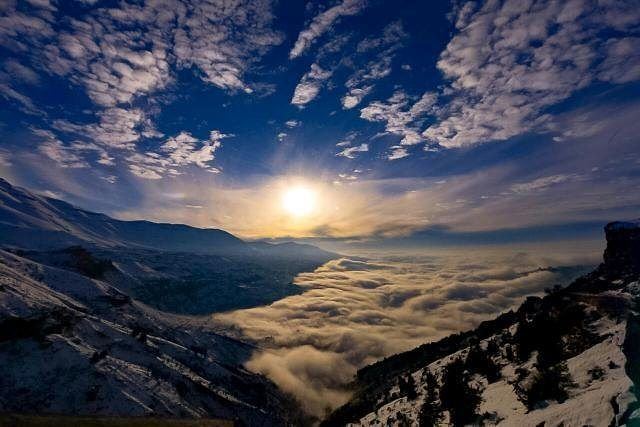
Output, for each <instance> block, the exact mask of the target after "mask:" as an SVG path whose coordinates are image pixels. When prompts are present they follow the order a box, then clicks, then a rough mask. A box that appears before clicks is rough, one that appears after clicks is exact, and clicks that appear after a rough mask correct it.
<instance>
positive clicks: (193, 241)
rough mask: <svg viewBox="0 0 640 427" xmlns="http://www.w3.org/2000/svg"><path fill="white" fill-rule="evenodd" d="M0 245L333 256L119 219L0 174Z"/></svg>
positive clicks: (211, 232)
mask: <svg viewBox="0 0 640 427" xmlns="http://www.w3.org/2000/svg"><path fill="white" fill-rule="evenodd" d="M0 236H1V237H0V245H3V246H11V245H12V246H16V247H18V248H22V249H32V250H51V249H60V248H64V247H68V246H73V245H89V246H96V247H100V248H103V249H109V248H111V249H114V248H123V247H124V248H128V249H150V250H156V251H166V252H190V253H200V254H222V255H233V254H238V255H252V254H254V255H265V254H271V253H272V254H274V255H277V256H287V257H292V256H295V257H309V258H312V257H323V256H334V255H335V254H331V253H329V252H326V251H323V250H321V249H319V248H316V247H314V246H311V245H306V244H298V243H295V242H289V243H281V244H270V243H266V242H257V243H250V242H245V241H243V240H241V239H240V238H238V237H236V236H234V235H232V234H230V233H228V232H226V231H224V230H219V229H215V228H196V227H191V226H188V225H183V224H166V223H156V222H151V221H121V220H117V219H114V218H111V217H109V216H107V215H104V214H100V213H95V212H90V211H86V210H83V209H79V208H76V207H75V206H73V205H71V204H69V203H67V202H64V201H62V200H58V199H53V198H49V197H44V196H40V195H37V194H35V193H32V192H30V191H28V190H25V189H22V188H19V187H15V186H13V185H11V184H10V183H9V182H7V181H6V180H4V179H2V178H0Z"/></svg>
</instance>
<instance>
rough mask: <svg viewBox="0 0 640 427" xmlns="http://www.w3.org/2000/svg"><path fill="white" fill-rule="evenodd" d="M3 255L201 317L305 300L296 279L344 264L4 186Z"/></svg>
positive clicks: (300, 248) (313, 252)
mask: <svg viewBox="0 0 640 427" xmlns="http://www.w3.org/2000/svg"><path fill="white" fill-rule="evenodd" d="M0 248H4V249H5V250H8V251H11V252H12V253H14V254H17V255H19V256H21V257H26V258H29V259H31V260H33V261H35V262H37V263H40V264H44V265H48V266H52V267H56V268H60V269H65V270H68V271H73V272H76V273H81V274H85V275H88V276H90V277H92V278H94V279H102V280H105V281H107V282H109V283H110V284H111V285H113V286H115V287H117V288H118V289H120V290H122V291H123V292H126V293H127V294H128V295H130V296H132V297H134V298H136V299H138V300H140V301H142V302H144V303H146V304H149V305H151V306H153V307H155V308H157V309H160V310H163V311H169V312H172V313H181V314H199V315H202V314H210V313H213V312H220V311H225V310H232V309H238V308H248V307H254V306H258V305H265V304H270V303H272V302H274V301H277V300H279V299H281V298H284V297H286V296H289V295H294V294H297V293H300V292H301V289H300V288H299V287H297V286H294V285H292V280H293V278H294V277H295V276H296V275H297V274H299V273H301V272H304V271H311V270H314V269H315V268H316V267H318V266H320V265H322V264H324V263H325V262H327V261H329V260H330V259H333V258H335V257H336V256H337V255H336V254H334V253H331V252H327V251H324V250H321V249H319V248H317V247H315V246H311V245H306V244H298V243H294V242H289V243H280V244H271V243H266V242H244V241H243V240H241V239H239V238H237V237H235V236H233V235H231V234H229V233H227V232H225V231H222V230H216V229H201V228H195V227H189V226H186V225H180V224H159V223H153V222H148V221H120V220H116V219H113V218H110V217H109V216H107V215H103V214H98V213H93V212H88V211H84V210H81V209H78V208H75V207H73V206H72V205H70V204H68V203H66V202H63V201H60V200H56V199H51V198H46V197H42V196H39V195H36V194H34V193H31V192H29V191H28V190H25V189H21V188H17V187H14V186H12V185H10V184H9V183H8V182H7V181H4V180H2V179H0ZM87 269H89V270H91V271H87Z"/></svg>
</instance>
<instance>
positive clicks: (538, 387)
mask: <svg viewBox="0 0 640 427" xmlns="http://www.w3.org/2000/svg"><path fill="white" fill-rule="evenodd" d="M536 368H537V370H536V372H535V373H534V374H533V375H532V377H531V378H529V379H528V383H527V381H525V379H526V378H525V376H524V375H520V377H519V381H518V382H516V384H514V391H515V393H516V395H517V396H518V399H520V401H521V402H522V403H524V404H525V406H526V407H527V409H529V410H532V409H535V408H536V407H537V405H538V404H539V403H541V402H543V401H545V400H555V401H557V402H558V403H562V402H564V401H565V400H567V398H568V397H569V394H568V393H567V388H569V387H571V386H572V385H573V381H572V379H571V374H569V370H568V369H567V365H566V363H565V362H560V363H557V364H555V365H553V366H548V365H544V364H543V365H541V364H536ZM523 383H524V385H523Z"/></svg>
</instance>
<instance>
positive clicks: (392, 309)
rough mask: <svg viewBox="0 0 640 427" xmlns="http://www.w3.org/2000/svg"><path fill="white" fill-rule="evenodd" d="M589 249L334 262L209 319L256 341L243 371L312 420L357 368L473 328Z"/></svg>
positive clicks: (562, 278) (585, 259) (552, 279)
mask: <svg viewBox="0 0 640 427" xmlns="http://www.w3.org/2000/svg"><path fill="white" fill-rule="evenodd" d="M592 251H593V249H592V248H589V249H585V250H584V252H578V253H574V252H571V251H567V250H566V248H563V249H562V252H559V253H563V255H562V256H560V255H553V253H552V251H549V250H547V251H546V252H545V254H544V255H539V254H536V253H535V252H531V253H513V252H512V249H511V248H510V249H508V250H506V251H495V252H492V251H490V250H488V249H487V248H485V249H484V250H483V251H482V252H478V251H473V252H472V254H473V255H472V258H469V256H470V255H469V252H465V253H457V252H453V253H441V254H433V255H424V253H423V254H420V255H418V254H397V255H391V256H387V257H385V258H378V259H374V260H367V261H364V260H362V259H358V258H355V259H350V258H342V259H340V260H337V261H331V262H329V263H327V264H326V265H324V266H322V267H320V268H318V269H317V270H316V271H315V272H313V273H305V274H301V275H299V276H298V277H297V279H296V280H295V283H296V284H297V285H298V286H301V287H302V288H303V289H304V290H305V293H304V294H302V295H297V296H292V297H288V298H285V299H283V300H280V301H277V302H275V303H273V304H271V305H270V306H267V307H259V308H253V309H249V310H238V311H235V312H231V313H225V314H222V315H217V316H215V321H216V322H217V323H221V324H222V325H224V327H226V328H231V329H233V330H236V331H237V332H238V333H239V334H242V336H244V337H248V338H250V339H252V340H255V341H258V342H259V343H260V344H261V345H262V347H264V348H265V350H264V351H263V352H258V353H256V354H255V355H254V357H253V358H252V359H251V360H250V361H249V362H248V363H247V367H248V368H249V369H251V370H254V371H257V372H261V373H263V374H265V375H267V376H268V377H269V378H271V379H272V380H273V381H275V382H276V383H277V384H278V385H279V386H280V387H282V388H283V389H284V390H285V391H288V392H291V393H293V394H294V395H295V396H296V397H297V398H298V399H299V400H300V401H301V402H302V404H303V405H304V406H305V408H306V409H307V410H308V411H309V412H310V413H312V414H315V415H319V416H321V415H323V413H324V410H325V409H326V408H327V407H330V408H335V407H336V406H338V405H340V404H341V403H344V401H345V400H346V399H347V398H348V396H349V393H348V391H347V390H346V389H345V385H346V384H347V383H348V382H349V381H350V380H351V378H352V376H353V374H354V373H355V371H356V370H357V368H359V367H361V366H363V365H366V364H368V363H371V362H374V361H376V360H379V359H381V358H383V357H385V356H388V355H390V354H394V353H398V352H401V351H403V350H408V349H410V348H413V347H415V346H417V345H420V344H422V343H425V342H427V341H431V340H435V339H438V338H441V337H444V336H446V335H448V334H450V333H453V332H458V331H461V330H466V329H470V328H473V327H474V326H476V325H477V324H478V323H479V322H480V321H482V320H486V319H488V318H491V317H493V316H494V315H496V314H498V313H500V312H502V311H504V310H506V309H509V308H511V307H514V306H516V305H517V304H518V303H519V302H520V300H521V298H522V297H523V296H524V295H530V294H535V293H538V292H541V291H542V290H543V289H544V288H545V287H548V286H552V285H554V284H557V283H566V282H567V281H568V280H569V278H570V276H571V273H569V272H566V271H565V272H564V273H563V272H561V270H553V271H551V270H549V269H545V267H549V266H559V265H574V264H582V263H588V264H591V263H596V262H597V258H596V257H594V256H592V255H593V253H592ZM597 251H598V249H596V253H597ZM598 255H599V254H598ZM539 267H542V269H539ZM573 274H575V271H574V272H573Z"/></svg>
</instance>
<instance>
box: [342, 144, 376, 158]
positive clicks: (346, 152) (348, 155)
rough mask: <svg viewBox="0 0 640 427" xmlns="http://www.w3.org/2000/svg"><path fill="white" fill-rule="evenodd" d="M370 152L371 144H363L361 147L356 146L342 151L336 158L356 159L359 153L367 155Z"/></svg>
mask: <svg viewBox="0 0 640 427" xmlns="http://www.w3.org/2000/svg"><path fill="white" fill-rule="evenodd" d="M367 151H369V144H365V143H362V144H360V145H355V146H353V147H347V148H345V149H344V150H342V151H340V152H339V153H338V154H336V156H339V157H346V158H348V159H355V157H356V154H358V153H366V152H367Z"/></svg>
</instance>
